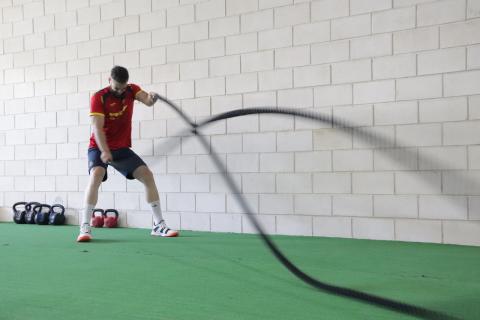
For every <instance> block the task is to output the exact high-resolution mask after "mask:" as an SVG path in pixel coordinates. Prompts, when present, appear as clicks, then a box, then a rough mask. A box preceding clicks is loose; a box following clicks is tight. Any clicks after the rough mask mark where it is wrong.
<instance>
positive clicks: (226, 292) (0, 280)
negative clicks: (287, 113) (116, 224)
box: [0, 223, 480, 320]
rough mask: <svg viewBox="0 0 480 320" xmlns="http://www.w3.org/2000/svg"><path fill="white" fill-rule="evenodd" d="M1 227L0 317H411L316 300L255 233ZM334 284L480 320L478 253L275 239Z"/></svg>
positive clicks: (391, 244) (445, 248) (398, 244)
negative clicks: (172, 234)
mask: <svg viewBox="0 0 480 320" xmlns="http://www.w3.org/2000/svg"><path fill="white" fill-rule="evenodd" d="M77 231H78V228H77V227H73V226H62V227H51V226H36V225H15V224H12V223H2V224H0V319H2V320H3V319H8V320H17V319H21V320H27V319H28V320H30V319H31V320H42V319H45V320H47V319H48V320H51V319H61V320H68V319H79V320H86V319H87V320H92V319H116V320H117V319H118V320H120V319H128V320H135V319H156V320H157V319H165V320H167V319H168V320H172V319H173V320H182V319H195V320H201V319H208V320H215V319H222V320H229V319H242V320H244V319H245V320H248V319H252V320H253V319H255V320H257V319H288V320H292V319H302V320H305V319H328V320H331V319H335V320H337V319H348V320H351V319H369V320H370V319H414V318H412V317H410V316H406V315H402V314H399V313H396V312H393V311H388V310H383V309H380V308H378V307H375V306H372V305H368V304H365V303H361V302H357V301H353V300H350V299H346V298H342V297H337V296H332V295H329V294H326V293H323V292H320V291H318V290H315V289H313V288H311V287H309V286H307V285H305V284H304V283H302V282H300V281H299V280H298V279H297V278H295V277H294V276H292V275H291V274H290V273H289V272H288V271H287V270H286V269H285V268H284V267H283V266H282V265H280V264H279V263H278V262H277V260H276V259H275V258H274V257H273V256H272V255H271V254H270V252H269V251H268V250H267V248H266V247H265V246H264V245H263V243H262V242H261V241H260V239H259V238H258V237H257V236H255V235H237V234H225V233H207V232H187V231H184V232H182V234H181V237H179V238H171V239H164V238H154V237H151V236H150V235H149V230H142V229H94V230H93V231H94V233H93V235H94V241H93V242H91V243H82V244H79V243H76V242H75V238H76V236H77ZM273 239H274V240H275V242H276V243H277V244H278V246H279V247H280V248H281V249H282V250H283V251H284V252H285V254H286V255H287V257H289V258H290V259H291V260H292V261H293V262H294V263H296V264H297V265H298V266H299V267H300V268H301V269H303V270H304V271H306V272H307V273H309V274H311V275H313V276H315V277H316V278H318V279H320V280H322V281H325V282H328V283H330V284H335V285H340V286H345V287H348V288H352V289H356V290H361V291H365V292H368V293H372V294H375V295H379V296H383V297H387V298H391V299H396V300H400V301H402V302H406V303H411V304H415V305H417V306H421V307H424V308H428V309H432V310H435V311H441V312H445V313H448V314H450V315H453V316H456V317H459V318H461V319H479V318H480V248H477V247H463V246H452V245H436V244H419V243H402V242H390V241H368V240H352V239H336V238H310V237H286V236H274V237H273Z"/></svg>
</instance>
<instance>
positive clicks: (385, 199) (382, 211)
mask: <svg viewBox="0 0 480 320" xmlns="http://www.w3.org/2000/svg"><path fill="white" fill-rule="evenodd" d="M373 208H374V209H373V215H374V216H376V217H385V218H418V200H417V196H416V195H412V196H400V195H375V196H374V197H373Z"/></svg>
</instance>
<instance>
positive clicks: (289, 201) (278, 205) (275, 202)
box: [259, 194, 293, 214]
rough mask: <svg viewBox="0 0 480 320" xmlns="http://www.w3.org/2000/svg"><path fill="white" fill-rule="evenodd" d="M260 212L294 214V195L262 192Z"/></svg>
mask: <svg viewBox="0 0 480 320" xmlns="http://www.w3.org/2000/svg"><path fill="white" fill-rule="evenodd" d="M259 201H260V202H259V204H260V213H263V214H292V213H293V196H292V195H288V194H261V195H260V199H259Z"/></svg>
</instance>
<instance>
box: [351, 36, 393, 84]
mask: <svg viewBox="0 0 480 320" xmlns="http://www.w3.org/2000/svg"><path fill="white" fill-rule="evenodd" d="M392 39H393V38H392V34H389V33H384V34H376V35H373V36H368V37H362V38H355V39H352V40H351V41H350V46H351V57H352V59H361V58H368V57H378V56H386V55H391V54H392V47H393V45H392V43H393V40H392ZM374 61H375V60H374ZM374 78H375V76H374Z"/></svg>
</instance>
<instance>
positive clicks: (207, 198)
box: [196, 193, 226, 213]
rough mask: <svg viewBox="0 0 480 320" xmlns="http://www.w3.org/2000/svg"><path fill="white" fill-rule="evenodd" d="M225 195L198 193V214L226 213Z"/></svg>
mask: <svg viewBox="0 0 480 320" xmlns="http://www.w3.org/2000/svg"><path fill="white" fill-rule="evenodd" d="M225 208H226V204H225V194H223V193H220V194H215V193H197V195H196V212H208V213H210V212H225Z"/></svg>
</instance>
